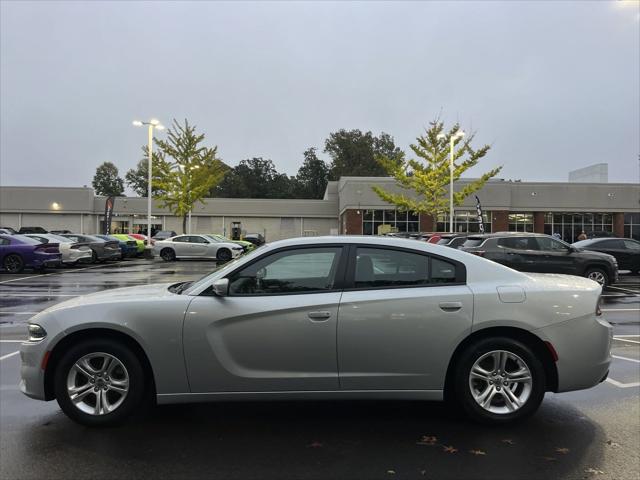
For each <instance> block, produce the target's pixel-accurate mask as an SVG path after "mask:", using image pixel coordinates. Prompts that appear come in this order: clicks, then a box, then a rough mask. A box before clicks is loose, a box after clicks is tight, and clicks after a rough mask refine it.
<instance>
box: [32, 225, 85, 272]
mask: <svg viewBox="0 0 640 480" xmlns="http://www.w3.org/2000/svg"><path fill="white" fill-rule="evenodd" d="M26 236H27V237H29V238H34V239H36V240H38V241H39V242H40V243H57V244H58V249H59V250H60V254H61V255H62V258H61V260H62V264H63V265H76V264H78V263H91V261H92V260H93V257H92V252H91V247H89V244H86V243H78V242H74V241H73V240H71V239H70V238H67V237H63V236H62V235H55V234H53V233H28V234H27V235H26Z"/></svg>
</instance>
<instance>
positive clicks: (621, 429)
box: [0, 260, 640, 480]
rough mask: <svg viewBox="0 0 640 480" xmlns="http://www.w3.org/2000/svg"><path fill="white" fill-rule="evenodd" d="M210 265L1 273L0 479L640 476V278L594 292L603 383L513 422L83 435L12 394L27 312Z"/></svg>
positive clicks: (346, 413) (297, 421)
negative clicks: (605, 364) (603, 337)
mask: <svg viewBox="0 0 640 480" xmlns="http://www.w3.org/2000/svg"><path fill="white" fill-rule="evenodd" d="M214 267H215V263H212V262H200V261H199V262H188V261H181V262H173V263H164V262H162V261H159V260H155V261H150V260H129V261H123V262H117V263H110V264H104V265H97V266H90V267H80V268H74V269H61V270H55V271H50V272H49V273H48V274H45V275H43V274H33V273H29V272H27V273H24V274H21V275H9V274H3V273H1V272H0V478H2V479H31V478H33V479H45V478H46V479H49V478H52V479H53V478H56V479H57V478H65V479H66V478H96V479H102V478H104V479H111V478H129V479H132V478H159V479H162V478H172V479H174V478H175V479H183V478H184V479H189V478H194V479H195V478H198V479H199V478H207V479H232V478H256V479H257V478H260V479H264V478H274V479H289V478H313V479H324V478H345V479H347V478H348V479H360V478H363V479H364V478H384V479H396V478H397V479H400V478H417V479H425V478H427V479H467V478H468V479H485V478H486V479H549V480H550V479H588V478H595V479H630V480H636V479H640V278H638V277H623V278H622V279H621V282H620V283H619V284H617V285H615V286H613V287H611V288H608V289H607V290H606V292H605V296H604V300H605V304H604V306H603V309H604V314H605V315H606V318H607V319H608V320H609V321H610V322H611V323H613V324H614V332H615V341H614V347H613V354H614V356H615V358H614V362H613V365H612V368H611V373H610V377H609V380H608V381H606V382H604V383H602V384H600V385H599V386H597V387H595V388H592V389H590V390H587V391H581V392H572V393H566V394H547V396H546V398H545V401H544V402H543V404H542V406H541V408H540V410H539V411H538V413H537V414H536V415H535V416H533V417H532V418H530V419H528V420H526V421H524V422H522V423H519V424H517V425H510V426H501V427H491V428H489V427H486V426H480V425H476V424H474V423H470V422H468V421H467V420H466V419H464V418H463V417H461V416H460V415H458V414H457V412H455V411H452V410H451V409H450V408H448V406H447V405H444V404H441V403H429V402H400V401H386V402H378V401H361V402H352V401H349V402H346V401H326V402H311V401H309V402H240V403H226V402H225V403H210V404H196V405H172V406H162V407H156V408H155V409H154V410H153V411H151V412H149V413H147V414H146V415H144V416H142V417H138V418H134V419H132V420H131V421H130V422H128V423H127V424H125V425H123V426H120V427H115V428H108V429H89V428H86V427H82V426H79V425H77V424H75V423H73V422H72V421H70V420H69V419H67V418H66V417H65V416H64V415H63V414H62V413H61V411H60V409H59V408H58V405H57V403H56V402H55V401H53V402H40V401H36V400H31V399H29V398H27V397H25V396H23V395H22V394H21V393H20V392H19V390H18V387H17V384H18V380H19V366H20V362H19V355H17V354H15V352H17V351H18V348H19V341H20V339H23V338H25V330H26V327H25V324H26V322H27V320H28V319H29V318H30V316H32V315H33V314H35V313H37V312H39V311H41V310H43V309H45V308H47V307H49V306H51V305H54V304H56V303H58V302H60V301H63V300H66V299H68V298H72V297H74V296H77V295H83V294H86V293H91V292H96V291H100V290H104V289H109V288H117V287H126V286H131V285H141V284H150V283H157V282H166V281H176V282H178V281H181V280H191V279H194V278H198V277H200V276H202V275H204V274H206V273H207V272H209V271H211V270H212V269H213V268H214Z"/></svg>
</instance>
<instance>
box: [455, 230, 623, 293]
mask: <svg viewBox="0 0 640 480" xmlns="http://www.w3.org/2000/svg"><path fill="white" fill-rule="evenodd" d="M460 249H461V250H465V251H467V252H469V253H474V254H476V255H480V256H481V257H485V258H488V259H489V260H493V261H494V262H498V263H501V264H503V265H506V266H507V267H511V268H513V269H514V270H519V271H521V272H539V273H564V274H568V275H580V276H582V277H587V278H590V279H591V280H594V281H596V282H598V283H599V284H600V285H609V284H610V283H614V282H616V281H618V263H617V262H616V259H615V258H614V257H612V256H611V255H607V254H605V253H600V252H588V251H585V250H582V249H579V248H575V247H572V246H571V245H568V244H566V243H564V242H563V241H561V240H557V239H555V238H553V237H550V236H549V235H543V234H536V233H516V232H505V233H491V234H486V235H471V236H469V237H468V238H467V241H466V242H465V243H464V244H463V246H462V247H460Z"/></svg>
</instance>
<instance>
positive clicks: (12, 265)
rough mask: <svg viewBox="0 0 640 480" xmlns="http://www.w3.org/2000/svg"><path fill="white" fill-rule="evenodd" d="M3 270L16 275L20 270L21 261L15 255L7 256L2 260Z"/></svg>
mask: <svg viewBox="0 0 640 480" xmlns="http://www.w3.org/2000/svg"><path fill="white" fill-rule="evenodd" d="M4 268H5V269H6V270H7V271H8V272H10V273H18V272H20V270H22V259H21V258H20V257H19V256H17V255H9V256H8V257H7V258H5V260H4Z"/></svg>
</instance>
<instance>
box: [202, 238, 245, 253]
mask: <svg viewBox="0 0 640 480" xmlns="http://www.w3.org/2000/svg"><path fill="white" fill-rule="evenodd" d="M206 235H207V238H211V239H213V240H215V241H216V242H223V243H235V244H236V245H240V246H241V247H242V251H243V253H247V252H250V251H251V250H253V249H254V248H256V246H255V245H254V244H253V243H251V242H247V241H246V240H231V239H230V238H227V237H225V236H224V235H220V234H219V233H207V234H206Z"/></svg>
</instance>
